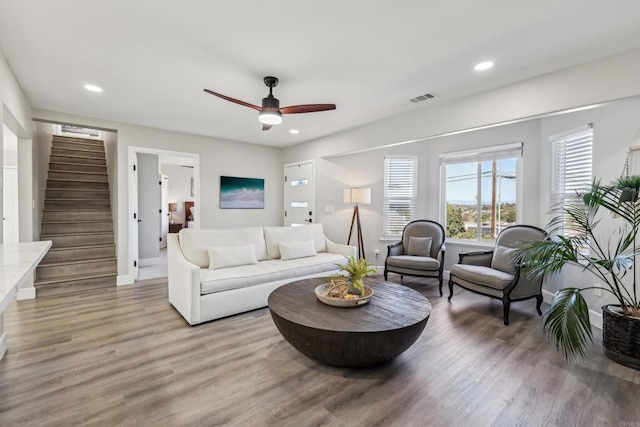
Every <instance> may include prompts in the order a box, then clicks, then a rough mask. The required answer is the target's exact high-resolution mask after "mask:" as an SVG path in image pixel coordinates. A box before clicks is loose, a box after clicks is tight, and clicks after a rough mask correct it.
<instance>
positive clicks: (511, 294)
mask: <svg viewBox="0 0 640 427" xmlns="http://www.w3.org/2000/svg"><path fill="white" fill-rule="evenodd" d="M546 236H547V233H546V232H545V231H544V230H542V229H540V228H538V227H533V226H530V225H514V226H511V227H507V228H505V229H504V230H502V232H501V233H500V234H499V235H498V238H497V239H496V244H495V247H494V249H493V250H491V251H484V252H468V253H466V254H460V259H459V261H458V264H454V265H453V266H452V267H451V273H450V278H449V300H451V298H452V297H453V285H458V286H460V287H461V288H465V289H467V290H469V291H471V292H475V293H477V294H481V295H486V296H488V297H491V298H496V299H500V300H502V305H503V320H504V324H505V325H508V324H509V308H510V305H511V302H512V301H522V300H526V299H530V298H535V299H536V301H537V305H536V308H537V310H538V314H540V315H542V311H540V306H541V304H542V279H539V280H530V279H529V277H527V274H526V271H525V269H524V268H522V266H520V265H516V263H515V262H514V261H513V256H514V255H515V252H516V251H517V249H518V247H519V246H520V245H521V244H522V243H523V242H526V241H532V240H544V238H545V237H546Z"/></svg>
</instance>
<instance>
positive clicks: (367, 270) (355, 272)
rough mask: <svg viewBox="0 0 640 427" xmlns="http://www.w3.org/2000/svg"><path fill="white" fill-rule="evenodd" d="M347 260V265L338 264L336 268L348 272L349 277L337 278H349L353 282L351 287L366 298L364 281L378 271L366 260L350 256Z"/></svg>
mask: <svg viewBox="0 0 640 427" xmlns="http://www.w3.org/2000/svg"><path fill="white" fill-rule="evenodd" d="M347 260H348V262H347V263H346V264H336V266H338V267H339V268H340V271H344V272H346V273H347V275H346V276H337V277H347V278H348V279H349V281H350V282H351V286H352V287H353V288H355V289H356V290H357V291H358V292H359V293H360V295H361V296H364V295H365V291H364V285H363V284H362V279H364V278H365V277H367V276H368V275H370V274H375V273H377V272H378V270H376V269H375V268H374V267H372V266H371V263H369V261H367V259H366V258H362V259H356V258H355V257H352V256H350V257H348V258H347ZM350 293H351V292H350Z"/></svg>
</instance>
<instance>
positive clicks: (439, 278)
mask: <svg viewBox="0 0 640 427" xmlns="http://www.w3.org/2000/svg"><path fill="white" fill-rule="evenodd" d="M438 282H440V297H442V276H440V277H438Z"/></svg>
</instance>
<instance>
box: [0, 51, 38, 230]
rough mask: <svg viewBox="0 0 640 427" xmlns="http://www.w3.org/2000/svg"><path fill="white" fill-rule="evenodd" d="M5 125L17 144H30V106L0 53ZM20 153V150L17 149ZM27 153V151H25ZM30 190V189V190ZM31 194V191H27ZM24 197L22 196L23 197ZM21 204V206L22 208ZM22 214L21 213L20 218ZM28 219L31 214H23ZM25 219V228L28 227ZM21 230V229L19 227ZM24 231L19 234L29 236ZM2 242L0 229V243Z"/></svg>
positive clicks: (0, 100) (0, 148)
mask: <svg viewBox="0 0 640 427" xmlns="http://www.w3.org/2000/svg"><path fill="white" fill-rule="evenodd" d="M2 124H5V125H6V126H7V127H8V128H9V129H10V130H11V132H13V133H14V134H15V135H16V136H18V143H19V144H31V141H30V139H31V106H30V105H29V103H28V102H27V99H26V97H25V96H24V93H23V92H22V88H21V87H20V85H19V83H18V81H17V80H16V78H15V76H14V75H13V72H12V71H11V68H10V67H9V64H8V63H7V61H6V59H5V57H4V55H3V54H2V52H0V125H2ZM2 141H3V136H2V132H0V165H1V164H3V159H2V158H3V143H2ZM19 151H20V149H19ZM27 151H28V150H27ZM30 190H32V189H30ZM29 193H31V191H29ZM24 196H25V195H23V197H24ZM22 205H23V204H21V206H22ZM1 212H2V185H0V213H1ZM22 214H23V212H21V216H22ZM24 214H25V216H26V217H27V218H30V217H31V215H32V212H31V211H29V212H24ZM30 225H31V221H29V219H27V221H26V222H25V226H27V227H30ZM21 228H22V227H21ZM28 231H29V230H28V229H25V230H24V231H22V232H21V234H27V235H28V234H30V233H29V232H28ZM2 241H3V238H2V230H1V229H0V242H2Z"/></svg>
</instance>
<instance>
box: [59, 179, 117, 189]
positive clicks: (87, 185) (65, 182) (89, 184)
mask: <svg viewBox="0 0 640 427" xmlns="http://www.w3.org/2000/svg"><path fill="white" fill-rule="evenodd" d="M58 188H72V189H77V190H80V189H82V190H91V189H95V190H108V189H109V183H108V182H96V181H82V180H79V179H48V180H47V189H50V190H53V189H58Z"/></svg>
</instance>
